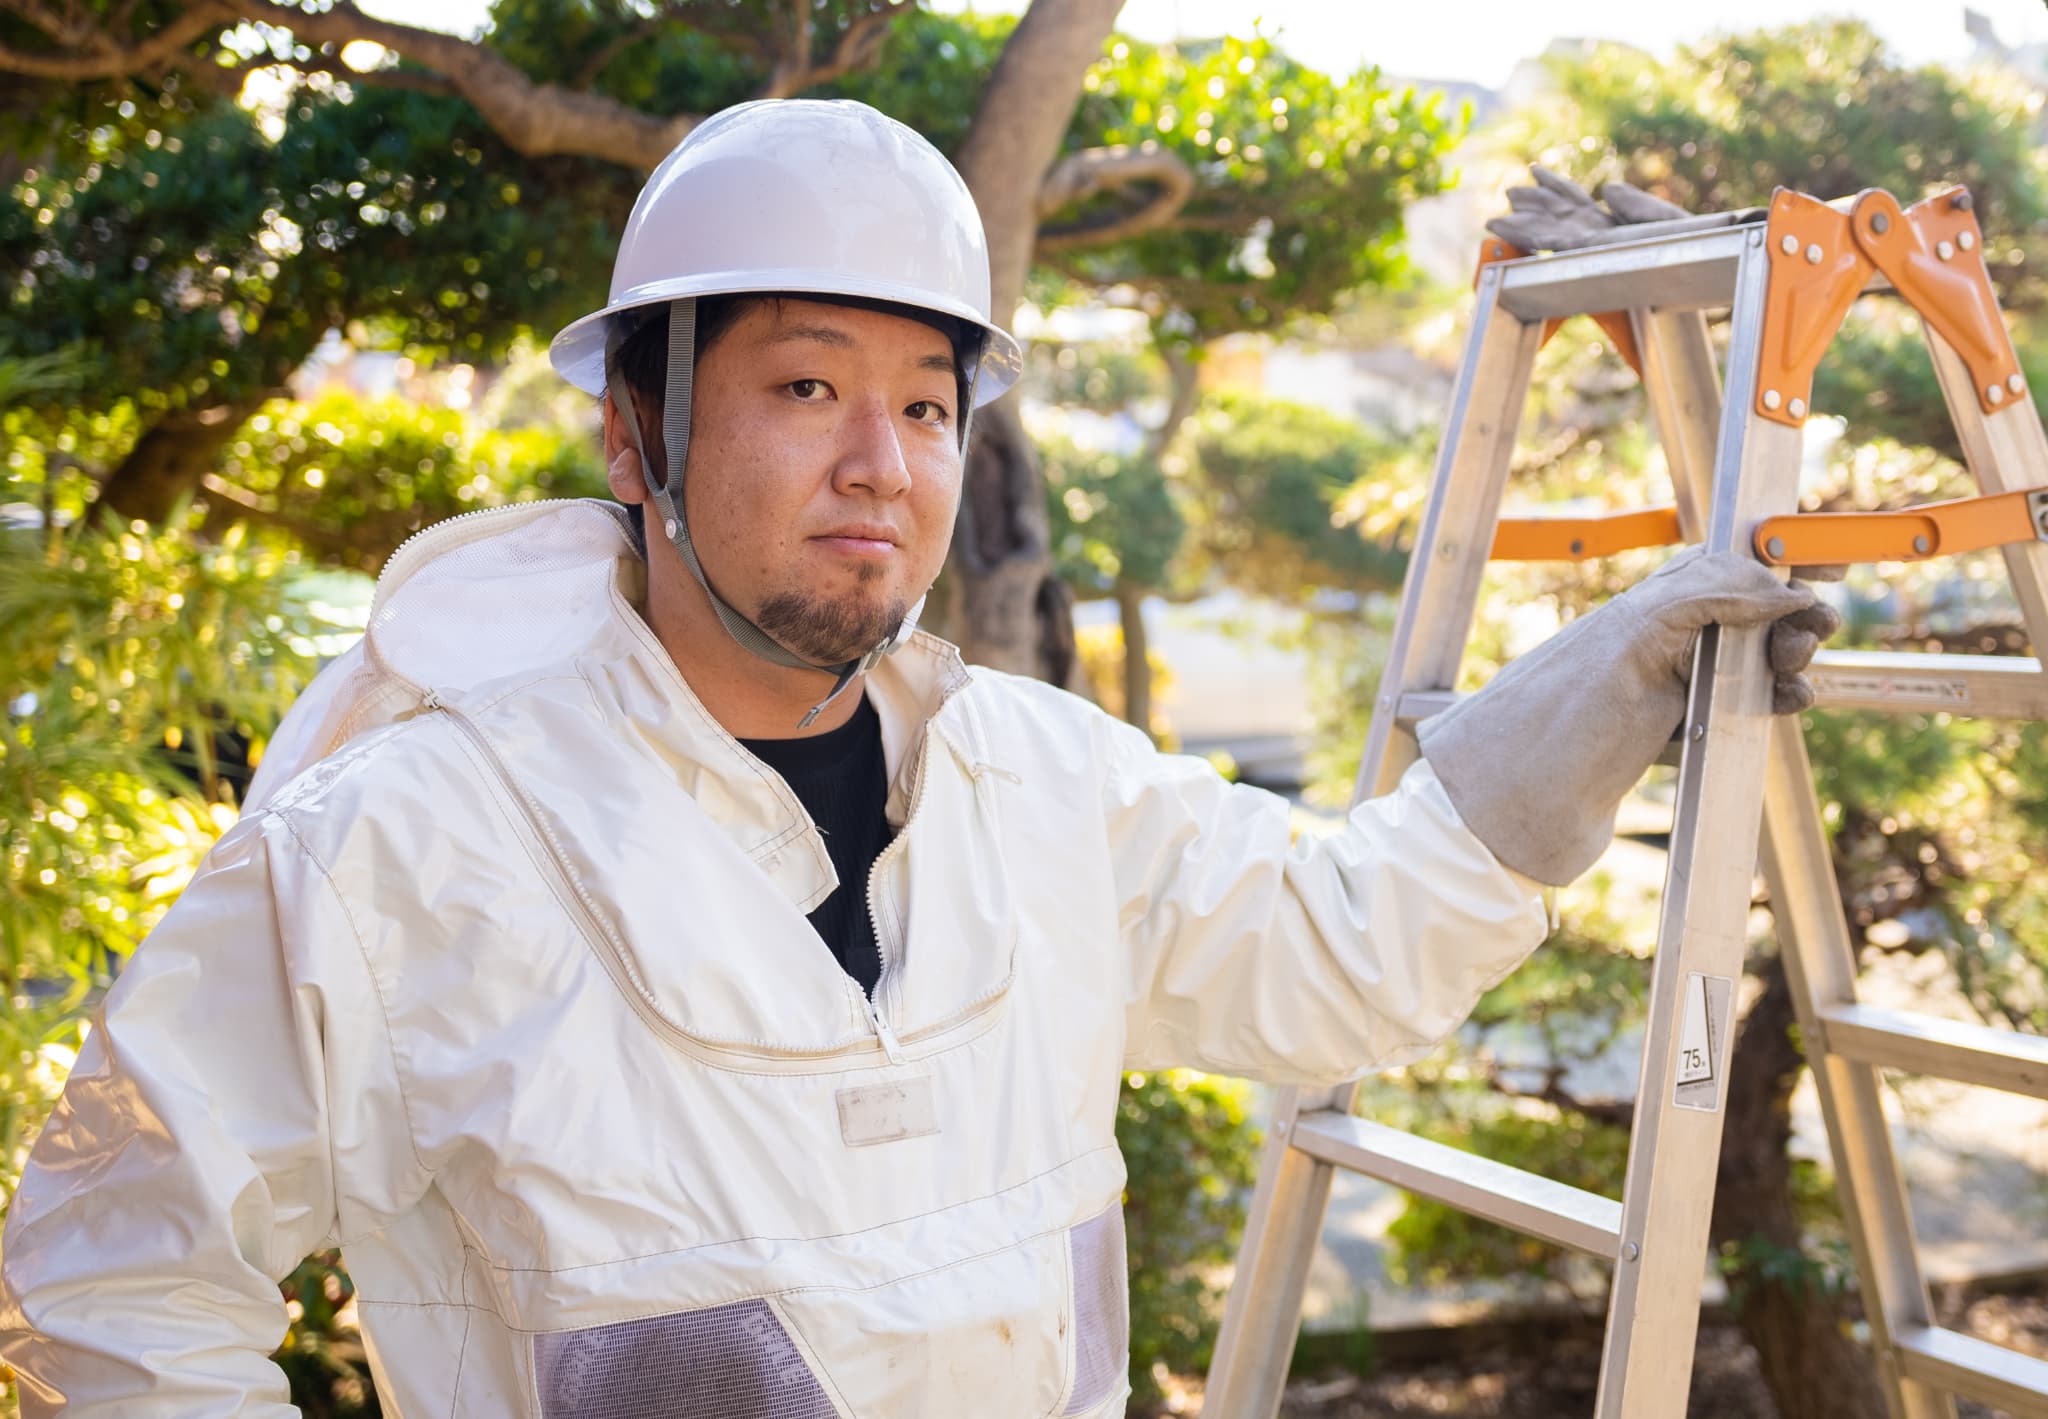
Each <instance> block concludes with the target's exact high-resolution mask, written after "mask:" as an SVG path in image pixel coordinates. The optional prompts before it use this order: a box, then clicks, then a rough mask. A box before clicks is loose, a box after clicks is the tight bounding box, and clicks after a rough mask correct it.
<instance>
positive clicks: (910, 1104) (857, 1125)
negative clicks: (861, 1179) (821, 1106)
mask: <svg viewBox="0 0 2048 1419" xmlns="http://www.w3.org/2000/svg"><path fill="white" fill-rule="evenodd" d="M838 1099H839V1136H840V1137H841V1138H843V1139H844V1140H846V1146H847V1147H849V1148H865V1147H867V1146H868V1145H869V1144H871V1143H894V1142H895V1141H896V1140H897V1139H899V1138H922V1137H923V1136H924V1135H926V1134H928V1133H937V1132H938V1131H939V1112H938V1107H937V1105H935V1104H934V1103H933V1102H932V1081H931V1080H930V1079H929V1078H928V1077H926V1076H924V1075H922V1074H920V1075H914V1076H912V1077H911V1078H909V1079H896V1080H892V1081H890V1082H889V1083H887V1084H862V1085H860V1086H859V1087H858V1088H853V1089H841V1090H840V1091H839V1094H838Z"/></svg>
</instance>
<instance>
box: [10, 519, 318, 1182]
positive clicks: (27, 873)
mask: <svg viewBox="0 0 2048 1419" xmlns="http://www.w3.org/2000/svg"><path fill="white" fill-rule="evenodd" d="M289 566H290V562H289V559H288V558H287V557H285V556H284V555H282V554H280V553H278V552H276V551H273V550H268V549H263V548H252V547H249V546H246V545H244V544H243V542H242V541H241V539H239V538H233V537H231V538H229V539H227V540H226V541H224V542H222V543H220V544H214V545H208V544H202V543H200V542H198V541H196V540H195V539H194V538H193V537H192V536H190V535H189V534H188V533H187V532H185V531H184V530H183V529H176V528H174V529H169V530H159V531H154V532H137V531H133V530H128V529H121V528H112V527H110V528H106V529H104V530H89V531H79V532H74V533H72V534H70V535H68V536H62V535H57V534H55V533H53V532H50V531H46V530H44V529H41V528H33V527H31V528H15V529H12V530H8V531H4V532H0V702H4V713H5V720H4V724H0V735H4V737H0V852H4V860H0V990H4V992H5V997H6V1000H7V1003H8V1006H9V1008H8V1009H7V1010H6V1011H4V1012H0V1200H4V1199H5V1198H6V1197H7V1196H8V1195H10V1194H11V1193H12V1190H13V1185H14V1179H15V1176H16V1174H17V1172H18V1170H19V1168H20V1166H21V1162H22V1157H23V1152H24V1150H25V1149H26V1147H27V1145H28V1143H29V1141H30V1140H31V1139H33V1138H34V1136H35V1133H36V1130H37V1129H38V1128H40V1126H41V1121H42V1119H43V1117H44V1116H45V1115H46V1113H47V1112H48V1109H49V1107H50V1105H51V1103H52V1102H53V1101H54V1098H55V1094H56V1092H57V1090H58V1089H59V1088H61V1086H62V1083H63V1078H64V1075H65V1073H66V1072H67V1071H68V1069H69V1064H70V1059H71V1056H72V1054H73V1053H74V1051H75V1049H76V1046H77V1043H78V1039H79V1027H80V1021H81V1016H82V1012H83V1010H84V1009H85V1008H86V1007H87V1005H88V1004H89V1002H90V1001H91V999H92V998H93V997H94V996H95V994H96V993H97V992H98V991H99V990H100V989H102V988H103V987H104V986H105V985H106V984H107V982H108V980H109V978H110V976H111V973H112V971H113V969H114V968H115V965H116V963H117V962H118V961H119V960H121V959H122V958H124V957H125V956H126V955H127V954H128V953H129V952H130V951H132V950H133V949H134V948H135V946H136V945H137V944H138V943H139V942H140V941H141V940H142V938H143V936H144V935H145V934H147V932H148V930H149V928H150V927H151V926H152V925H153V924H154V923H155V921H156V919H157V918H158V917H159V916H161V915H162V913H163V911H164V910H165V909H166V907H168V905H169V903H170V901H171V899H172V898H173V897H174V896H175V895H176V893H177V892H178V890H179V889H180V888H182V887H183V885H184V883H185V881H186V880H187V879H188V878H190V876H191V875H192V872H193V871H194V869H195V868H196V867H197V865H198V862H199V859H200V858H201V857H202V856H203V855H204V854H205V852H206V850H207V848H209V847H210V846H211V845H212V843H213V840H214V838H215V837H216V836H217V835H218V834H219V833H220V832H221V831H222V830H223V829H225V828H226V827H227V825H228V824H229V823H231V822H232V821H233V818H234V811H233V807H232V798H233V781H234V780H233V774H232V771H231V770H230V768H229V767H228V766H227V765H224V764H223V763H222V760H221V754H222V751H223V749H226V750H228V751H229V752H230V753H231V754H232V755H233V756H234V757H236V758H240V757H241V755H242V754H243V753H244V752H246V751H251V750H255V749H257V748H258V746H259V744H260V739H261V736H262V735H264V734H266V733H268V732H269V729H270V727H271V726H272V725H273V724H274V723H275V721H276V719H277V718H278V716H279V715H280V714H282V712H283V710H284V707H285V706H286V705H287V704H289V703H290V701H291V699H292V697H293V696H294V695H295V694H296V693H297V691H298V689H299V688H300V686H301V685H303V684H304V682H305V681H306V680H307V679H308V678H309V677H310V675H311V672H312V659H311V656H310V653H309V652H310V645H309V643H308V638H309V637H310V635H311V634H313V633H314V632H315V631H317V630H318V629H319V628H318V626H317V624H316V623H315V622H314V620H313V618H312V617H311V615H310V614H309V613H308V612H307V611H306V609H305V608H304V607H302V606H300V605H298V604H297V603H295V602H294V601H293V599H292V598H291V597H290V596H289V595H288V594H287V592H286V583H285V577H286V574H287V572H288V569H289Z"/></svg>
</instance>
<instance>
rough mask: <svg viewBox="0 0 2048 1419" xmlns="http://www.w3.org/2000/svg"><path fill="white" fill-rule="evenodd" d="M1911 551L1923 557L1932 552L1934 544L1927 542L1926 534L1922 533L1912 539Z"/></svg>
mask: <svg viewBox="0 0 2048 1419" xmlns="http://www.w3.org/2000/svg"><path fill="white" fill-rule="evenodd" d="M1913 550H1914V551H1915V552H1918V553H1919V554H1920V555H1921V556H1923V557H1924V556H1926V555H1927V554H1928V553H1929V552H1931V551H1933V550H1934V544H1933V543H1932V542H1930V541H1928V540H1927V534H1926V533H1924V532H1923V533H1921V534H1920V535H1919V536H1918V537H1915V538H1914V539H1913Z"/></svg>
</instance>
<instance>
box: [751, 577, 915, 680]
mask: <svg viewBox="0 0 2048 1419" xmlns="http://www.w3.org/2000/svg"><path fill="white" fill-rule="evenodd" d="M909 614H910V603H909V602H908V601H905V600H903V599H901V598H900V597H899V598H894V599H891V600H888V601H875V600H870V599H868V598H866V597H863V596H859V595H854V596H846V597H841V598H840V599H838V600H836V601H835V600H828V599H826V598H824V597H818V596H804V595H801V594H799V593H797V592H781V593H778V594H777V595H774V596H771V597H769V598H768V599H767V600H766V601H764V602H763V603H761V610H760V614H758V615H757V616H755V617H754V624H755V625H757V626H759V627H760V628H761V629H762V630H764V631H766V632H767V633H768V634H769V636H771V637H772V638H774V639H775V640H776V641H777V642H778V643H780V644H781V645H782V646H783V648H784V649H786V650H789V651H793V652H794V653H795V654H797V655H800V656H802V657H803V658H804V659H806V660H809V661H811V662H813V663H815V664H819V665H837V664H839V663H840V662H842V661H847V660H853V659H856V658H857V657H859V656H862V655H865V654H867V653H868V652H869V651H871V650H873V649H874V648H875V647H876V646H877V645H879V644H881V642H882V640H883V639H884V638H885V637H887V636H892V635H894V634H895V633H896V628H897V627H898V626H900V625H902V624H903V618H904V617H905V616H907V615H909Z"/></svg>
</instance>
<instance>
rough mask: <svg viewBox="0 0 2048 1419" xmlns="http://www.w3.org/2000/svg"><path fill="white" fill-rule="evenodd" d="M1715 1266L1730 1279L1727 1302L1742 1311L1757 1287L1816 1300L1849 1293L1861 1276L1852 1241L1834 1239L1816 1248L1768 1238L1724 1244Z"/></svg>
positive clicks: (1748, 1239) (1746, 1239) (1752, 1238)
mask: <svg viewBox="0 0 2048 1419" xmlns="http://www.w3.org/2000/svg"><path fill="white" fill-rule="evenodd" d="M1714 1265H1715V1268H1716V1269H1717V1270H1718V1271H1720V1273H1721V1274H1722V1276H1724V1277H1725V1278H1727V1281H1728V1304H1729V1306H1730V1307H1731V1308H1732V1309H1734V1310H1736V1311H1740V1310H1741V1309H1742V1308H1743V1307H1744V1306H1745V1305H1747V1304H1748V1303H1749V1301H1750V1298H1751V1297H1752V1296H1754V1295H1755V1294H1756V1292H1757V1290H1758V1288H1760V1287H1761V1288H1765V1289H1770V1290H1778V1291H1785V1292H1789V1293H1790V1294H1792V1295H1794V1296H1802V1297H1806V1298H1808V1299H1812V1300H1822V1299H1827V1298H1831V1297H1836V1296H1843V1295H1847V1294H1848V1292H1849V1290H1850V1288H1851V1286H1853V1285H1854V1283H1855V1280H1856V1262H1855V1258H1854V1257H1852V1256H1851V1255H1850V1254H1849V1245H1848V1243H1846V1242H1842V1241H1832V1242H1828V1243H1825V1244H1821V1245H1816V1246H1814V1247H1811V1248H1803V1247H1787V1246H1780V1245H1778V1244H1777V1243H1775V1242H1772V1241H1770V1240H1768V1239H1766V1238H1764V1237H1745V1238H1743V1239H1742V1240H1741V1241H1739V1242H1730V1243H1728V1244H1726V1245H1724V1246H1723V1247H1722V1248H1721V1249H1720V1251H1719V1252H1718V1253H1717V1254H1716V1255H1715V1257H1714Z"/></svg>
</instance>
